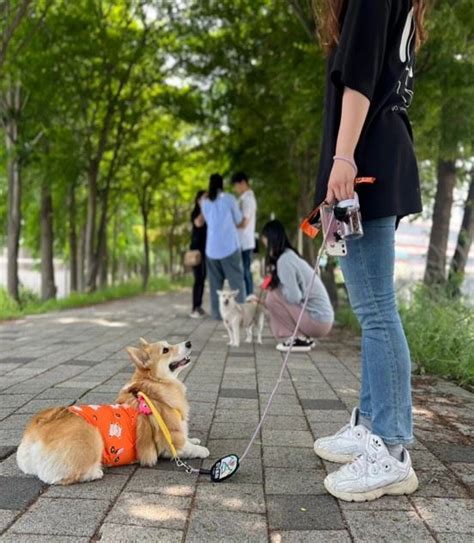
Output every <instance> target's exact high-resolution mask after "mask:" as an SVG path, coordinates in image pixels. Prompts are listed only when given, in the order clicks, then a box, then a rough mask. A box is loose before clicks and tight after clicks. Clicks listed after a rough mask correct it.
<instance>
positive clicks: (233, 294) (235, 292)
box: [230, 289, 240, 298]
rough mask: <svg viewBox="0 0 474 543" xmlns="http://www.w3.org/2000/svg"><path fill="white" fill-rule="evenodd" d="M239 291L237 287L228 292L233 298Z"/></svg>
mask: <svg viewBox="0 0 474 543" xmlns="http://www.w3.org/2000/svg"><path fill="white" fill-rule="evenodd" d="M239 292H240V291H239V289H237V290H231V292H230V293H231V294H232V296H233V297H234V298H236V297H237V296H238V295H239Z"/></svg>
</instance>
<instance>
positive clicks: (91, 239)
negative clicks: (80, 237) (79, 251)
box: [84, 161, 99, 291]
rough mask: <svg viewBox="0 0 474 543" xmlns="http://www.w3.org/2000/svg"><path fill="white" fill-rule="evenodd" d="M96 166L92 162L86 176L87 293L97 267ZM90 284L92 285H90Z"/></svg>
mask: <svg viewBox="0 0 474 543" xmlns="http://www.w3.org/2000/svg"><path fill="white" fill-rule="evenodd" d="M98 174H99V172H98V166H97V164H96V161H92V163H91V165H90V168H89V176H88V188H89V191H88V195H87V219H86V232H85V254H84V258H85V274H86V284H85V288H86V290H87V291H90V290H94V289H95V273H94V267H96V266H97V263H96V258H95V256H96V255H95V229H96V228H95V226H96V214H97V177H98ZM91 282H93V284H92V285H91Z"/></svg>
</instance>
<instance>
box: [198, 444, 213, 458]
mask: <svg viewBox="0 0 474 543" xmlns="http://www.w3.org/2000/svg"><path fill="white" fill-rule="evenodd" d="M210 454H211V453H210V452H209V449H208V448H207V447H201V445H196V451H195V454H194V458H207V457H208V456H209V455H210Z"/></svg>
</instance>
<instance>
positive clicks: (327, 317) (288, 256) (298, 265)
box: [277, 249, 334, 323]
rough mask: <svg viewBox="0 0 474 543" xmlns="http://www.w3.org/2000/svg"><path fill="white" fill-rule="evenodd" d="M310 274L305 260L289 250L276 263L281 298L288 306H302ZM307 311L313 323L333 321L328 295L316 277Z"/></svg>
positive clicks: (310, 271)
mask: <svg viewBox="0 0 474 543" xmlns="http://www.w3.org/2000/svg"><path fill="white" fill-rule="evenodd" d="M312 273H313V269H312V268H311V266H310V265H309V264H308V263H307V262H306V260H303V259H302V258H300V257H299V256H298V255H297V254H296V253H295V252H294V251H292V250H291V249H286V251H285V252H284V253H283V254H282V255H281V256H280V258H279V259H278V261H277V274H278V279H279V280H280V283H281V284H280V287H281V289H282V292H283V296H284V298H285V300H286V301H287V302H288V303H289V304H296V305H302V304H303V302H304V298H305V293H306V289H307V288H308V286H309V284H310V282H311V276H312ZM307 311H308V313H309V314H310V315H311V317H312V318H313V319H314V320H315V321H319V322H331V323H332V322H333V321H334V310H333V308H332V305H331V301H330V300H329V295H328V293H327V290H326V287H325V286H324V284H323V282H322V281H321V279H320V278H319V276H318V275H317V276H316V277H315V278H314V282H313V288H312V289H311V294H310V296H309V300H308V307H307Z"/></svg>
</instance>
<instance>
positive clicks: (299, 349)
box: [276, 347, 311, 353]
mask: <svg viewBox="0 0 474 543" xmlns="http://www.w3.org/2000/svg"><path fill="white" fill-rule="evenodd" d="M276 350H277V351H279V352H280V353H286V352H288V351H289V350H290V349H288V348H285V349H279V348H278V347H277V348H276ZM291 352H292V353H309V352H311V347H293V348H292V349H291Z"/></svg>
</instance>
